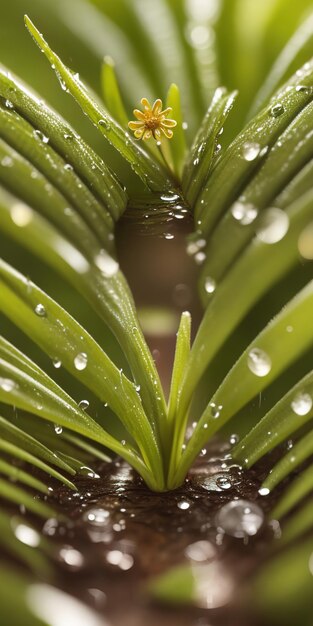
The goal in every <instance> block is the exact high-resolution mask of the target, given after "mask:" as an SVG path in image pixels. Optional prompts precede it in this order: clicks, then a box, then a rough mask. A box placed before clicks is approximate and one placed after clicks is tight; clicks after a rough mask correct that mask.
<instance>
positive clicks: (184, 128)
mask: <svg viewBox="0 0 313 626" xmlns="http://www.w3.org/2000/svg"><path fill="white" fill-rule="evenodd" d="M182 127H183V130H187V128H188V123H187V122H183V123H182Z"/></svg>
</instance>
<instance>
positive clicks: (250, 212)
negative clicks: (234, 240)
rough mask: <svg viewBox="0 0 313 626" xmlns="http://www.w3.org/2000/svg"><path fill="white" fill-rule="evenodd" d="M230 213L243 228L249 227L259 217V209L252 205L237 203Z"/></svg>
mask: <svg viewBox="0 0 313 626" xmlns="http://www.w3.org/2000/svg"><path fill="white" fill-rule="evenodd" d="M230 212H231V214H232V216H233V218H234V219H235V220H236V221H237V222H239V223H240V224H242V225H243V226H248V225H249V224H252V222H253V221H254V220H255V218H256V217H257V214H258V209H257V208H256V207H255V206H254V205H253V204H251V203H248V204H244V203H243V202H235V203H234V204H233V206H232V207H231V210H230Z"/></svg>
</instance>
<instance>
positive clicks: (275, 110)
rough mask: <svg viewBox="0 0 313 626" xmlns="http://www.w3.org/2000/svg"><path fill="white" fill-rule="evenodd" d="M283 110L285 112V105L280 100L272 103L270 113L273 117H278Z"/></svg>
mask: <svg viewBox="0 0 313 626" xmlns="http://www.w3.org/2000/svg"><path fill="white" fill-rule="evenodd" d="M284 112H285V107H284V105H283V104H281V103H280V102H277V104H274V105H273V106H272V108H271V115H272V116H273V117H279V116H280V115H282V114H283V113H284Z"/></svg>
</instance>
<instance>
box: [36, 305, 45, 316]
mask: <svg viewBox="0 0 313 626" xmlns="http://www.w3.org/2000/svg"><path fill="white" fill-rule="evenodd" d="M35 313H36V315H38V316H39V317H46V315H47V311H46V309H45V307H44V305H43V304H40V303H39V304H37V305H36V306H35Z"/></svg>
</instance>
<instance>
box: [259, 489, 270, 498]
mask: <svg viewBox="0 0 313 626" xmlns="http://www.w3.org/2000/svg"><path fill="white" fill-rule="evenodd" d="M258 493H259V494H260V496H268V495H269V493H270V490H269V489H268V488H267V487H261V488H260V489H259V491H258Z"/></svg>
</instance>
